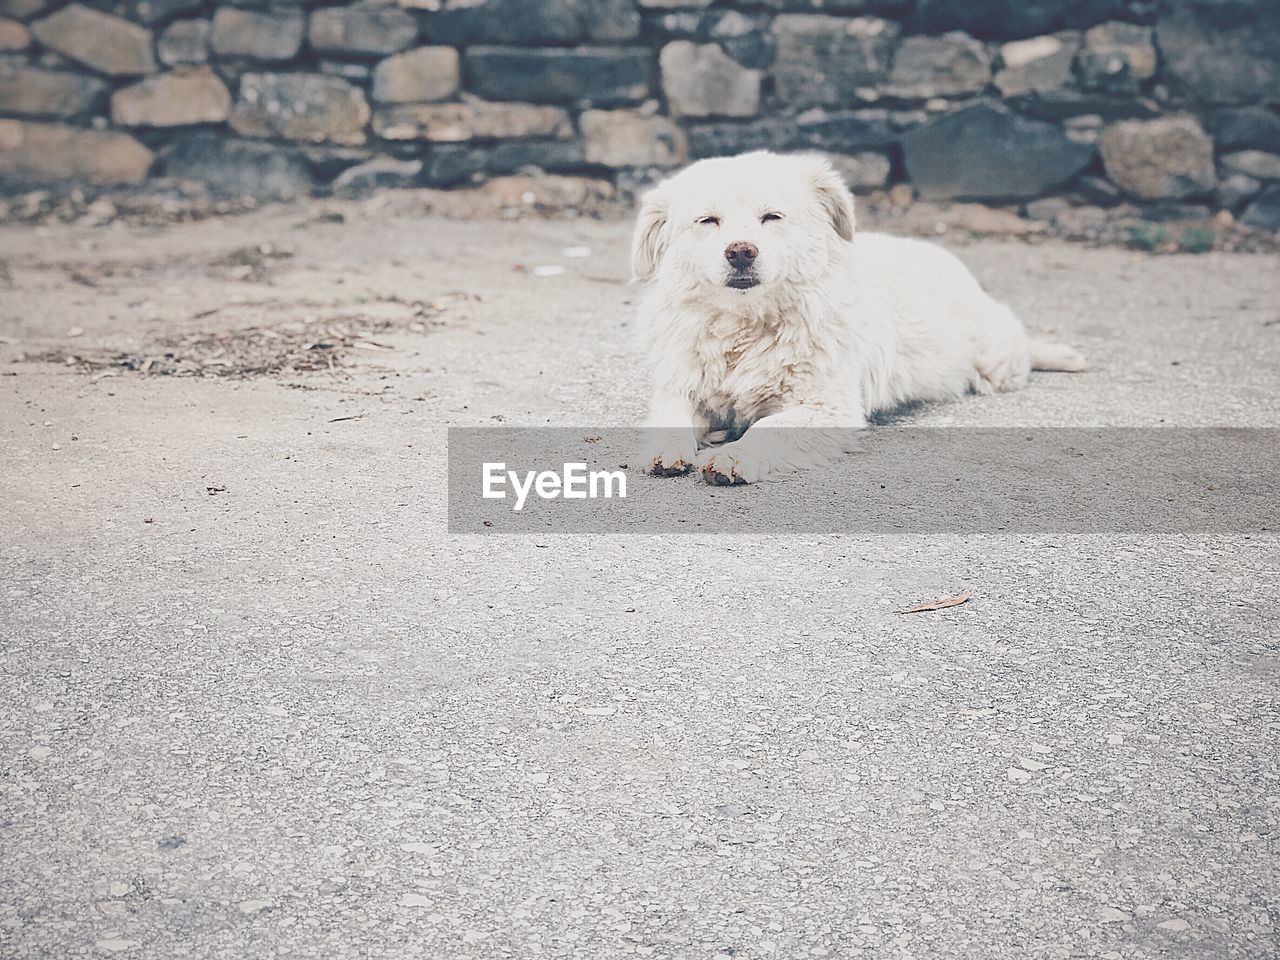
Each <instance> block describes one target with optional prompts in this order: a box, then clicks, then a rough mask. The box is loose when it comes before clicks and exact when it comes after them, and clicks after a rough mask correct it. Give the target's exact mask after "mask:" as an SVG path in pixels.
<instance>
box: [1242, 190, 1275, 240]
mask: <svg viewBox="0 0 1280 960" xmlns="http://www.w3.org/2000/svg"><path fill="white" fill-rule="evenodd" d="M1240 222H1241V223H1243V224H1244V225H1245V226H1249V227H1261V228H1263V229H1264V230H1280V185H1277V186H1274V187H1268V188H1267V189H1266V190H1265V191H1264V192H1263V193H1262V194H1261V195H1260V196H1259V197H1258V199H1256V200H1254V201H1253V203H1251V204H1249V208H1248V209H1247V210H1245V212H1244V213H1243V214H1242V215H1241V217H1240Z"/></svg>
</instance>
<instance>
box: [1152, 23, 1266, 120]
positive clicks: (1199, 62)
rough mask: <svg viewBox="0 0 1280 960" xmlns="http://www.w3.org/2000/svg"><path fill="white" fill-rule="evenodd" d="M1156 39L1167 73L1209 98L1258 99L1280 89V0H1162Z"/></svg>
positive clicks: (1186, 89) (1177, 83)
mask: <svg viewBox="0 0 1280 960" xmlns="http://www.w3.org/2000/svg"><path fill="white" fill-rule="evenodd" d="M1156 44H1157V46H1159V48H1160V55H1161V58H1162V62H1163V75H1164V76H1167V77H1168V78H1169V79H1170V80H1171V81H1172V82H1173V85H1174V86H1175V87H1177V88H1179V90H1180V92H1182V93H1185V94H1186V95H1188V96H1190V97H1192V98H1194V99H1196V100H1199V101H1202V102H1205V103H1221V104H1237V103H1240V104H1244V103H1257V102H1260V101H1264V100H1268V99H1271V100H1274V99H1275V98H1276V91H1277V90H1280V3H1276V0H1232V2H1222V0H1217V2H1197V3H1191V2H1187V0H1162V2H1161V4H1160V10H1159V14H1158V16H1157V19H1156Z"/></svg>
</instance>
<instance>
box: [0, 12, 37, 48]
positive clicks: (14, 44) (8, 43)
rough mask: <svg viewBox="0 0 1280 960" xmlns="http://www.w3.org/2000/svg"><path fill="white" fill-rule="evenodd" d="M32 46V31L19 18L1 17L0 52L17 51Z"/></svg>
mask: <svg viewBox="0 0 1280 960" xmlns="http://www.w3.org/2000/svg"><path fill="white" fill-rule="evenodd" d="M29 46H31V31H30V30H28V29H27V28H26V27H24V26H23V25H22V24H20V23H19V22H18V21H17V20H10V19H8V18H7V17H0V53H16V52H18V51H19V50H25V49H27V47H29Z"/></svg>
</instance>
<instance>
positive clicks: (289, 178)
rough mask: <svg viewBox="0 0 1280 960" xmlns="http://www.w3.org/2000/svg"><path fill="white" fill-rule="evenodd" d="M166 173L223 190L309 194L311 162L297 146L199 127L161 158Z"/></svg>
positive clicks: (279, 195)
mask: <svg viewBox="0 0 1280 960" xmlns="http://www.w3.org/2000/svg"><path fill="white" fill-rule="evenodd" d="M161 168H162V170H163V171H164V173H165V175H166V176H170V177H176V178H179V179H184V180H198V181H200V182H202V183H205V184H207V185H208V186H209V187H210V188H211V189H212V190H214V191H215V192H218V193H223V194H230V195H233V196H240V195H245V196H254V197H269V198H272V199H279V200H284V199H289V198H291V197H297V196H303V195H305V194H307V193H308V192H310V190H311V188H312V186H313V181H312V175H311V170H310V167H309V165H308V164H307V161H306V159H305V158H304V157H303V156H302V154H301V153H300V152H299V151H298V150H297V149H296V148H294V147H285V146H281V145H279V144H268V143H259V142H254V141H252V140H237V139H235V138H230V137H225V136H222V135H221V134H217V133H212V132H208V131H200V132H197V133H192V134H188V135H186V136H183V137H180V138H179V139H177V140H175V141H174V142H173V143H171V144H170V145H169V146H168V147H167V148H166V149H165V151H164V153H163V155H162V157H161Z"/></svg>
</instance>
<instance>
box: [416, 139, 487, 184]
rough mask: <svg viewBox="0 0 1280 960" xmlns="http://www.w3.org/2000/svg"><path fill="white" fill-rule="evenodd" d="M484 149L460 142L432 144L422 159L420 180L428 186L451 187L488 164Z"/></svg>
mask: <svg viewBox="0 0 1280 960" xmlns="http://www.w3.org/2000/svg"><path fill="white" fill-rule="evenodd" d="M488 159H489V158H488V154H486V153H485V151H483V150H480V149H477V148H475V147H470V146H462V145H460V144H448V143H446V144H438V145H436V144H433V145H432V146H431V148H430V150H428V151H427V155H426V157H425V158H424V160H423V167H422V173H421V175H420V176H421V178H422V182H423V183H425V184H426V185H427V186H430V187H452V186H456V185H457V184H459V183H463V182H464V181H467V180H470V179H471V178H473V177H474V176H476V174H478V173H482V172H483V171H484V170H485V169H486V167H487V165H488Z"/></svg>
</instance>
